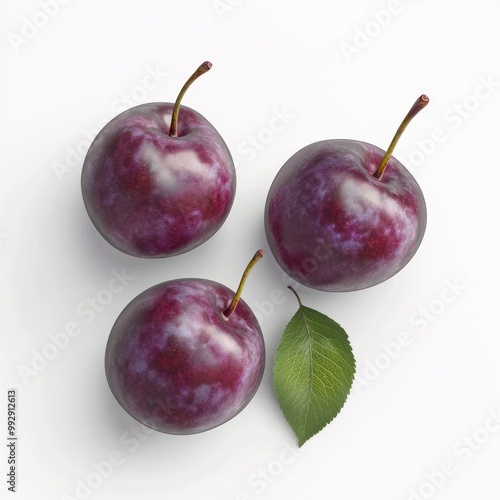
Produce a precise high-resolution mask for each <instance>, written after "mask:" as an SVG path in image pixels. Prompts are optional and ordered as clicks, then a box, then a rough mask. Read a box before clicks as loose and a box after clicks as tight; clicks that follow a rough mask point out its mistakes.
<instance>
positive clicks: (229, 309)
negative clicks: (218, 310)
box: [222, 250, 264, 319]
mask: <svg viewBox="0 0 500 500" xmlns="http://www.w3.org/2000/svg"><path fill="white" fill-rule="evenodd" d="M262 257H264V250H257V251H256V252H255V255H254V256H253V257H252V260H251V261H250V262H249V263H248V265H247V267H246V269H245V271H244V272H243V276H242V277H241V281H240V284H239V286H238V290H236V293H235V295H234V298H233V300H232V301H231V304H229V306H228V307H227V309H226V310H225V311H224V312H223V313H222V316H224V318H225V319H229V316H231V314H233V312H234V310H235V309H236V306H237V305H238V302H239V301H240V297H241V292H242V291H243V287H244V286H245V282H246V280H247V278H248V275H249V273H250V271H251V270H252V267H253V266H255V264H257V262H259V260H260V259H262Z"/></svg>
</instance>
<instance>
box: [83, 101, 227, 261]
mask: <svg viewBox="0 0 500 500" xmlns="http://www.w3.org/2000/svg"><path fill="white" fill-rule="evenodd" d="M172 111H173V104H171V103H147V104H141V105H139V106H135V107H133V108H131V109H129V110H127V111H124V112H123V113H121V114H119V115H118V116H116V117H115V118H114V119H113V120H111V121H110V122H109V123H108V124H107V125H105V126H104V127H103V129H102V130H101V131H100V132H99V134H98V135H97V136H96V138H95V139H94V141H93V142H92V144H91V146H90V148H89V150H88V152H87V155H86V157H85V161H84V164H83V169H82V178H81V188H82V195H83V200H84V204H85V208H86V210H87V212H88V215H89V217H90V219H91V220H92V222H93V224H94V225H95V227H96V228H97V230H98V231H99V232H100V233H101V235H102V236H103V237H104V238H105V239H106V240H107V241H108V242H109V243H110V244H111V245H113V246H114V247H116V248H117V249H119V250H121V251H122V252H125V253H127V254H129V255H133V256H136V257H146V258H156V257H168V256H173V255H178V254H181V253H184V252H187V251H189V250H192V249H193V248H196V247H197V246H199V245H201V244H202V243H203V242H205V241H207V240H208V239H209V238H210V237H212V236H213V235H214V234H215V233H216V232H217V231H218V230H219V229H220V227H221V226H222V224H223V223H224V221H225V220H226V218H227V216H228V215H229V212H230V210H231V207H232V204H233V201H234V196H235V191H236V172H235V168H234V163H233V160H232V157H231V154H230V152H229V149H228V148H227V145H226V144H225V142H224V140H223V139H222V137H221V136H220V134H219V133H218V132H217V130H216V129H215V128H214V127H213V125H211V123H210V122H208V120H206V119H205V118H204V117H203V116H202V115H201V114H199V113H198V112H196V111H194V110H193V109H191V108H188V107H187V106H181V107H180V110H179V122H178V131H177V137H170V136H169V135H168V133H169V130H170V121H171V117H172Z"/></svg>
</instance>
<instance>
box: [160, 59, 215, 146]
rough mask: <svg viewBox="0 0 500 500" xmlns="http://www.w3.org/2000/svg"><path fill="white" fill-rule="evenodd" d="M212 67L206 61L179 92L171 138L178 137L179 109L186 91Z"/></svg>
mask: <svg viewBox="0 0 500 500" xmlns="http://www.w3.org/2000/svg"><path fill="white" fill-rule="evenodd" d="M211 67H212V63H211V62H209V61H205V62H204V63H203V64H200V66H198V69H197V70H196V71H195V72H194V73H193V74H192V75H191V76H190V77H189V79H188V80H187V82H186V83H185V84H184V86H183V87H182V89H181V91H180V92H179V95H178V96H177V99H176V100H175V103H174V109H173V111H172V121H171V123H170V131H169V133H168V135H169V136H170V137H177V122H178V120H179V109H180V107H181V100H182V98H183V97H184V94H185V93H186V90H187V89H188V88H189V87H190V86H191V84H192V83H193V82H194V81H195V80H196V79H197V78H198V77H199V76H201V75H203V74H204V73H206V72H207V71H208V70H209V69H210V68H211Z"/></svg>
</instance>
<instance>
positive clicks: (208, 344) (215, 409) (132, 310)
mask: <svg viewBox="0 0 500 500" xmlns="http://www.w3.org/2000/svg"><path fill="white" fill-rule="evenodd" d="M233 297H234V292H232V291H231V290H230V289H229V288H227V287H225V286H224V285H221V284H220V283H216V282H214V281H210V280H204V279H181V280H172V281H167V282H164V283H161V284H159V285H156V286H154V287H152V288H150V289H148V290H146V291H145V292H143V293H141V294H140V295H139V296H137V297H136V298H135V299H134V300H132V302H130V303H129V304H128V305H127V306H126V307H125V309H124V310H123V312H122V313H121V314H120V316H119V317H118V319H117V320H116V322H115V324H114V326H113V328H112V330H111V333H110V336H109V339H108V343H107V346H106V352H105V372H106V378H107V381H108V384H109V387H110V389H111V392H112V393H113V395H114V396H115V398H116V400H117V401H118V403H119V404H120V405H121V406H122V407H123V408H124V410H126V411H127V412H128V413H129V414H130V415H131V416H132V417H134V418H135V419H136V420H138V421H139V422H141V423H142V424H144V425H146V426H148V427H150V428H152V429H155V430H157V431H160V432H164V433H169V434H193V433H198V432H203V431H207V430H209V429H212V428H214V427H217V426H219V425H221V424H223V423H225V422H227V421H228V420H230V419H231V418H233V417H234V416H236V415H237V414H238V413H239V412H240V411H241V410H242V409H243V408H244V407H245V406H246V405H247V404H248V403H249V402H250V400H251V399H252V398H253V396H254V394H255V392H256V391H257V389H258V387H259V384H260V382H261V380H262V376H263V373H264V364H265V347H264V340H263V336H262V332H261V329H260V326H259V324H258V322H257V319H256V318H255V315H254V314H253V312H252V311H251V309H250V308H249V307H248V305H247V304H246V303H245V302H244V301H243V300H241V299H240V301H239V303H238V305H237V307H236V309H235V311H234V312H233V314H231V315H230V317H229V318H228V319H226V318H225V317H223V315H222V312H223V311H224V310H225V308H226V307H227V306H228V305H229V303H230V302H231V300H232V298H233Z"/></svg>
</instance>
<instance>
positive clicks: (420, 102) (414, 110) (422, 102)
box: [373, 94, 429, 179]
mask: <svg viewBox="0 0 500 500" xmlns="http://www.w3.org/2000/svg"><path fill="white" fill-rule="evenodd" d="M427 104H429V98H428V97H427V96H426V95H425V94H422V95H421V96H420V97H419V98H418V99H417V100H416V101H415V102H414V103H413V106H412V107H411V109H410V111H408V114H407V115H406V116H405V117H404V119H403V121H402V122H401V125H400V126H399V128H398V130H397V131H396V134H395V135H394V137H393V139H392V141H391V143H390V144H389V148H388V149H387V152H386V153H385V155H384V157H383V158H382V161H381V162H380V165H379V166H378V168H377V170H375V173H374V174H373V176H374V177H375V178H376V179H381V178H382V175H383V173H384V170H385V167H386V166H387V164H388V163H389V160H390V158H391V155H392V153H393V151H394V148H395V147H396V144H397V143H398V141H399V138H400V137H401V135H402V134H403V132H404V129H405V128H406V127H407V126H408V124H409V123H410V122H411V121H412V120H413V118H414V117H415V116H416V115H417V114H418V112H419V111H421V110H422V109H424V108H425V106H427Z"/></svg>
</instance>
